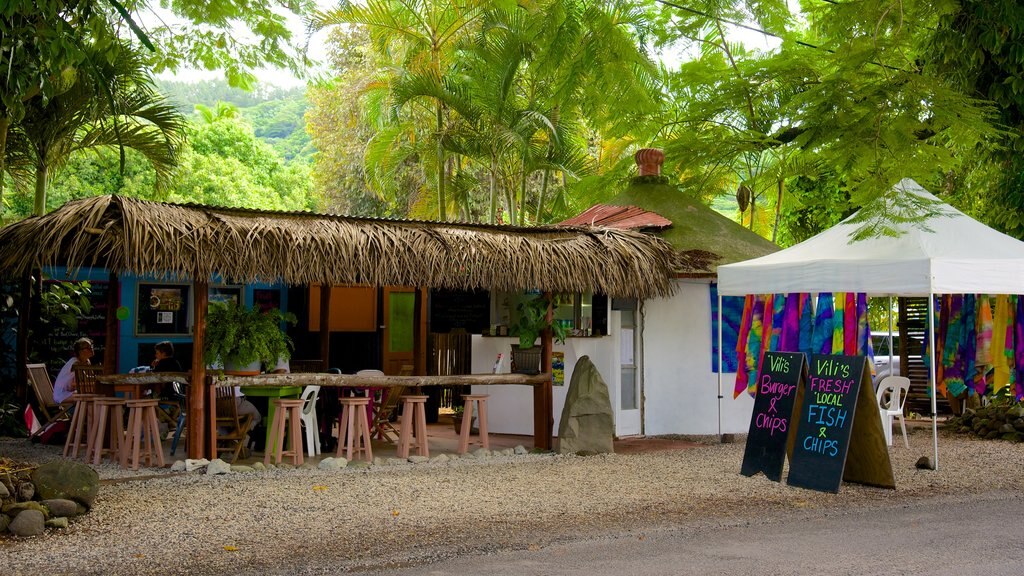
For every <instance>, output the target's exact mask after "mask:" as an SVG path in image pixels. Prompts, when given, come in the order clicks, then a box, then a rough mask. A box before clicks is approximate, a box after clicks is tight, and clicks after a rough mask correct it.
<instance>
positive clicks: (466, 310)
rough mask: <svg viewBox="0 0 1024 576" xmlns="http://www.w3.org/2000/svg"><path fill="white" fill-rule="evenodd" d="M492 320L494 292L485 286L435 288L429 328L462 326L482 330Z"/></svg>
mask: <svg viewBox="0 0 1024 576" xmlns="http://www.w3.org/2000/svg"><path fill="white" fill-rule="evenodd" d="M490 323H491V295H490V293H489V292H487V291H485V290H432V291H431V292H430V331H431V332H435V333H446V332H451V331H452V330H454V329H462V330H465V331H466V332H469V333H470V334H482V333H483V332H484V331H485V330H487V328H488V327H489V326H490Z"/></svg>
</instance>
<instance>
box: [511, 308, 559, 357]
mask: <svg viewBox="0 0 1024 576" xmlns="http://www.w3.org/2000/svg"><path fill="white" fill-rule="evenodd" d="M548 303H549V302H548V299H547V298H545V297H543V296H541V295H533V296H530V297H527V298H525V299H523V300H521V301H520V302H519V304H517V305H516V310H517V311H518V312H519V321H518V322H516V324H515V325H514V326H512V332H511V333H512V336H518V337H519V347H520V348H530V347H531V346H533V344H534V342H536V341H537V338H539V337H540V335H541V333H542V332H544V330H545V329H547V328H550V329H551V338H552V339H553V340H554V341H555V342H558V343H559V344H562V343H565V337H566V336H567V335H568V330H567V329H566V327H565V326H564V325H562V324H560V323H558V322H554V323H552V322H548Z"/></svg>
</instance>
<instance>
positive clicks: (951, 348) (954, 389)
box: [942, 294, 966, 396]
mask: <svg viewBox="0 0 1024 576" xmlns="http://www.w3.org/2000/svg"><path fill="white" fill-rule="evenodd" d="M963 339H964V297H963V295H962V294H955V295H953V298H952V300H951V301H950V307H949V326H948V327H947V328H946V342H945V344H944V345H943V351H942V367H943V379H942V383H943V385H944V387H945V389H946V392H948V393H950V394H952V395H953V396H959V395H960V394H962V393H963V391H964V390H966V385H965V384H964V364H963V356H962V355H961V354H960V344H961V341H962V340H963Z"/></svg>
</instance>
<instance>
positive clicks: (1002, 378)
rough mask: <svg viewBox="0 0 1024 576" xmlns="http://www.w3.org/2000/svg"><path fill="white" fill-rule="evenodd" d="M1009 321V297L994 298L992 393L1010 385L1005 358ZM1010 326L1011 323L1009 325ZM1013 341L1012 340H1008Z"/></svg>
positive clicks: (1007, 360) (1008, 367)
mask: <svg viewBox="0 0 1024 576" xmlns="http://www.w3.org/2000/svg"><path fill="white" fill-rule="evenodd" d="M1009 319H1010V297H1009V296H1007V295H1006V294H1000V295H998V296H996V308H995V310H994V311H993V313H992V392H993V393H995V392H998V391H1000V390H1002V389H1003V388H1004V387H1006V386H1008V385H1009V384H1010V362H1009V359H1008V358H1007V357H1006V342H1007V340H1006V335H1007V334H1006V327H1007V323H1008V321H1009ZM1011 325H1012V323H1011ZM1010 341H1011V342H1012V341H1013V338H1010Z"/></svg>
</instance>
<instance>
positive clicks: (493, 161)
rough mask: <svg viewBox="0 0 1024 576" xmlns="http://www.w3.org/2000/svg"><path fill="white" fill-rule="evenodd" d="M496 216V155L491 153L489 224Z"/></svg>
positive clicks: (492, 222)
mask: <svg viewBox="0 0 1024 576" xmlns="http://www.w3.org/2000/svg"><path fill="white" fill-rule="evenodd" d="M497 218H498V157H497V156H496V155H495V154H493V153H492V154H491V224H496V223H497V222H496V220H497Z"/></svg>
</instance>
